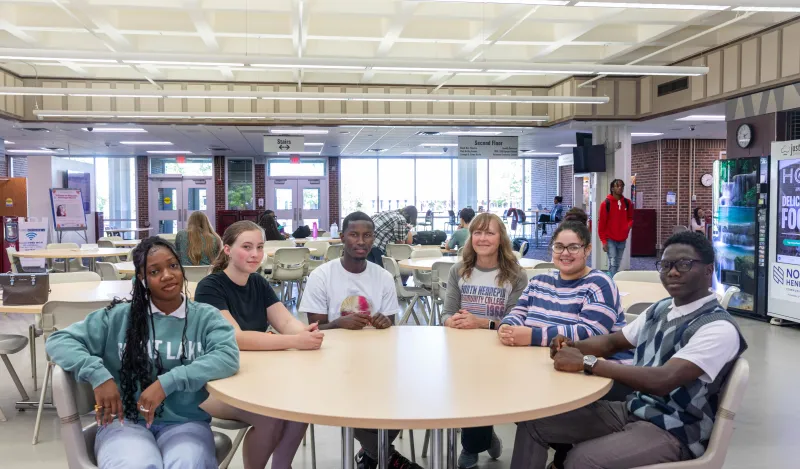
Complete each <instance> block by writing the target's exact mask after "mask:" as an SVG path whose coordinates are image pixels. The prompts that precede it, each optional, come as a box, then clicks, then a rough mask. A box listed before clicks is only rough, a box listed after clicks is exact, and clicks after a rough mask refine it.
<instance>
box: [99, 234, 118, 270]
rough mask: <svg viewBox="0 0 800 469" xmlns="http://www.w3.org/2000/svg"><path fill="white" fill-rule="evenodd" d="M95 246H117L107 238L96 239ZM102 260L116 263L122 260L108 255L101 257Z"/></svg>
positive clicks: (114, 247) (112, 247)
mask: <svg viewBox="0 0 800 469" xmlns="http://www.w3.org/2000/svg"><path fill="white" fill-rule="evenodd" d="M97 247H98V248H109V249H116V248H117V247H116V246H114V243H113V242H111V241H110V240H108V239H103V238H100V239H98V240H97ZM103 262H109V263H112V264H118V263H120V262H122V260H121V259H120V258H119V257H118V256H108V257H104V258H103Z"/></svg>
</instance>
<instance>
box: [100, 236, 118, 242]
mask: <svg viewBox="0 0 800 469" xmlns="http://www.w3.org/2000/svg"><path fill="white" fill-rule="evenodd" d="M100 241H122V236H103V237H102V238H98V239H97V244H100Z"/></svg>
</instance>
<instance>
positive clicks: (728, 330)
mask: <svg viewBox="0 0 800 469" xmlns="http://www.w3.org/2000/svg"><path fill="white" fill-rule="evenodd" d="M713 299H716V295H715V294H713V293H712V294H710V295H708V296H706V297H703V298H701V299H699V300H697V301H693V302H691V303H689V304H685V305H683V306H675V300H674V299H673V300H672V304H671V305H670V311H669V313H667V320H668V321H672V320H673V319H675V318H679V317H682V316H686V315H687V314H691V313H694V312H695V311H697V310H698V309H700V307H701V306H703V305H704V304H706V303H708V302H709V301H711V300H713ZM651 308H652V306H651V307H650V308H647V311H645V312H643V313H642V314H640V315H639V317H637V318H636V320H635V321H633V322H631V323H629V324H628V325H627V326H625V327H624V328H623V329H622V334H623V335H624V336H625V338H626V339H627V340H628V342H630V343H631V345H633V346H634V347H636V346H637V345H638V344H639V336H640V335H641V333H642V331H643V330H644V324H645V317H646V316H647V313H648V312H649V311H650V309H651ZM738 352H739V333H738V332H737V331H736V328H735V327H734V326H733V324H731V323H729V322H728V321H714V322H712V323H709V324H706V325H705V326H703V327H701V328H700V329H698V330H697V332H696V333H695V334H694V335H693V336H692V338H691V340H689V343H688V344H686V346H685V347H683V348H682V349H680V350H678V351H677V352H676V353H675V355H673V356H672V358H680V359H682V360H686V361H690V362H692V363H694V364H695V365H697V366H698V367H699V368H700V369H701V370H703V372H704V373H703V375H702V376H701V377H700V379H701V380H703V381H705V382H706V383H711V382H713V381H714V379H715V378H716V377H717V375H718V374H719V372H720V371H722V368H723V367H724V366H725V365H726V364H727V363H728V362H729V361H731V360H733V358H734V357H735V356H736V354H737V353H738Z"/></svg>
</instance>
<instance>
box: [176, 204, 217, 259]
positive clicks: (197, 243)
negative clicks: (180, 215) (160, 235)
mask: <svg viewBox="0 0 800 469" xmlns="http://www.w3.org/2000/svg"><path fill="white" fill-rule="evenodd" d="M221 248H222V240H221V239H219V235H217V233H215V232H214V230H212V229H211V223H210V222H209V221H208V217H206V214H205V213H203V212H200V211H197V212H193V213H192V214H191V215H190V216H189V222H188V223H187V225H186V229H185V230H181V231H179V232H178V234H177V235H175V250H176V251H178V256H179V259H180V261H181V265H211V261H212V260H214V259H215V258H216V257H217V254H219V250H220V249H221Z"/></svg>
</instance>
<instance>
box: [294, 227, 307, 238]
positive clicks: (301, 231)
mask: <svg viewBox="0 0 800 469" xmlns="http://www.w3.org/2000/svg"><path fill="white" fill-rule="evenodd" d="M309 236H311V229H310V228H309V227H308V226H307V225H303V226H298V227H297V229H296V230H294V233H292V238H308V237H309Z"/></svg>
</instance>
